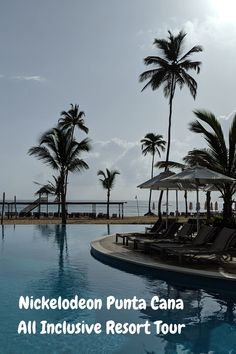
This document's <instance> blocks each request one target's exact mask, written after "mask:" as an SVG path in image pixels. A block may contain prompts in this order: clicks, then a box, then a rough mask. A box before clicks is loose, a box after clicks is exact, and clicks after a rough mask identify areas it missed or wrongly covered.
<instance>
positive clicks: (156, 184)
mask: <svg viewBox="0 0 236 354" xmlns="http://www.w3.org/2000/svg"><path fill="white" fill-rule="evenodd" d="M173 175H175V173H174V172H172V171H170V170H166V171H165V172H161V173H160V174H159V175H156V176H155V177H153V178H151V179H149V180H148V181H146V182H144V183H142V184H140V185H138V188H142V189H155V190H166V225H167V224H168V214H169V210H168V205H169V203H168V192H169V189H173V190H176V188H173V184H171V183H165V184H161V181H162V180H163V179H165V178H167V177H170V176H173ZM176 205H178V202H177V201H176Z"/></svg>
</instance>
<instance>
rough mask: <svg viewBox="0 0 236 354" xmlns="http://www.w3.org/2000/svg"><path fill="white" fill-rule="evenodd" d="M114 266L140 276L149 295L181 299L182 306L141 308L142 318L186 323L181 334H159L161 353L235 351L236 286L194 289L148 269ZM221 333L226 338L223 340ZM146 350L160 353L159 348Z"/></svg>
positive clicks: (233, 353)
mask: <svg viewBox="0 0 236 354" xmlns="http://www.w3.org/2000/svg"><path fill="white" fill-rule="evenodd" d="M104 263H106V262H104ZM113 267H114V266H113ZM115 267H116V268H118V269H122V271H124V272H126V273H129V272H130V273H132V274H137V275H138V276H140V277H142V278H143V279H144V281H145V283H146V288H147V290H148V292H149V294H151V297H152V296H154V295H158V296H159V298H164V299H168V298H173V299H182V300H183V302H184V309H183V310H153V309H152V308H151V306H147V308H146V310H141V311H140V318H141V319H142V320H149V321H150V322H152V323H153V322H155V321H158V320H161V321H163V322H164V323H167V324H171V323H173V324H174V323H176V324H178V323H180V324H182V323H183V324H185V325H186V327H185V328H184V330H183V331H182V333H181V334H176V335H172V334H166V335H163V334H158V337H159V338H160V337H161V338H162V340H163V342H164V343H165V347H164V352H163V353H165V354H177V353H178V354H179V353H181V354H182V353H183V354H185V353H188V354H201V353H202V354H203V353H214V354H236V351H234V350H236V289H235V292H230V293H227V292H223V291H222V292H215V291H210V290H205V289H199V288H195V289H194V288H193V284H190V286H191V287H189V288H188V286H186V287H184V286H183V285H182V282H181V283H180V284H181V285H178V280H179V279H174V280H172V281H171V283H167V282H166V281H164V280H160V279H158V278H157V276H156V275H154V274H152V273H151V272H150V271H149V272H148V271H147V270H142V271H140V269H135V267H132V266H131V267H128V266H127V264H126V265H123V266H121V265H120V264H119V265H116V266H115ZM129 269H130V270H129ZM231 290H234V289H231ZM222 333H223V336H224V338H225V340H222ZM145 352H146V353H147V354H159V352H158V351H157V352H156V351H153V352H152V351H147V350H146V351H145Z"/></svg>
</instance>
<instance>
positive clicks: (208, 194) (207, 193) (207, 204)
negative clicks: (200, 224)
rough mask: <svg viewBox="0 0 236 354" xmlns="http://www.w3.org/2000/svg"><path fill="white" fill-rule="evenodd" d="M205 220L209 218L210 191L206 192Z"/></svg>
mask: <svg viewBox="0 0 236 354" xmlns="http://www.w3.org/2000/svg"><path fill="white" fill-rule="evenodd" d="M206 207H207V222H208V223H209V221H210V219H211V192H209V191H207V192H206Z"/></svg>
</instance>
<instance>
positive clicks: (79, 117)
mask: <svg viewBox="0 0 236 354" xmlns="http://www.w3.org/2000/svg"><path fill="white" fill-rule="evenodd" d="M84 117H85V114H84V112H83V111H80V110H79V105H78V104H75V105H73V104H72V103H71V108H70V109H69V110H68V111H62V112H61V118H60V119H59V121H58V123H59V127H61V128H62V129H63V130H69V131H71V136H72V138H73V137H74V130H75V127H77V128H78V129H79V130H82V131H83V132H85V133H86V134H88V132H89V129H88V127H86V126H85V121H84Z"/></svg>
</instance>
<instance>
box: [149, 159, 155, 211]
mask: <svg viewBox="0 0 236 354" xmlns="http://www.w3.org/2000/svg"><path fill="white" fill-rule="evenodd" d="M154 155H155V154H152V168H151V178H153V168H154ZM151 202H152V189H151V188H150V192H149V201H148V214H151V213H152V212H151Z"/></svg>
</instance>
